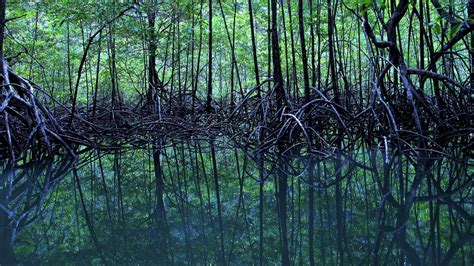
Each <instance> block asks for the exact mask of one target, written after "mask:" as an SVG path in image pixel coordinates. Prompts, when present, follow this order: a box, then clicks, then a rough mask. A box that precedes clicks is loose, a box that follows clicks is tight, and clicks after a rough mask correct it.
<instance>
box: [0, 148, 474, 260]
mask: <svg viewBox="0 0 474 266" xmlns="http://www.w3.org/2000/svg"><path fill="white" fill-rule="evenodd" d="M452 154H454V155H452V156H450V157H449V158H448V157H445V156H439V154H435V153H432V154H428V153H426V152H424V153H420V152H416V151H413V150H408V151H407V150H405V151H400V150H397V149H390V150H389V149H384V148H383V149H367V148H360V149H358V150H354V151H351V152H348V153H347V152H345V153H342V152H341V153H334V154H331V155H326V156H313V157H311V158H308V157H291V158H286V157H285V158H283V157H276V156H274V155H272V154H264V155H262V154H257V153H255V152H253V151H250V150H245V149H242V148H235V147H233V146H232V145H231V144H229V143H226V142H225V141H222V142H216V143H214V142H206V141H199V142H192V141H189V142H179V143H174V144H170V145H169V146H166V147H161V148H157V147H155V148H153V149H149V150H137V151H114V152H110V153H107V154H105V153H101V152H98V151H94V152H93V153H91V154H89V156H90V157H88V158H87V159H85V160H83V162H82V163H80V164H79V165H80V166H78V167H77V169H76V168H75V169H74V170H73V171H71V172H70V174H69V175H68V178H64V180H63V181H62V182H61V184H60V185H59V186H57V187H56V189H54V192H52V191H53V187H54V185H56V184H57V183H58V182H59V180H61V179H62V177H63V176H64V175H65V174H66V173H67V172H68V168H70V167H71V162H70V161H66V160H59V159H58V158H55V159H52V158H48V157H44V158H41V159H36V160H31V161H30V162H28V163H22V164H18V165H15V167H12V165H10V164H8V163H7V162H5V163H3V164H2V169H3V170H2V171H3V173H2V175H1V176H2V177H1V178H2V179H1V180H2V187H1V190H0V195H1V198H0V200H1V204H2V205H1V208H2V210H1V212H0V214H1V216H0V219H1V225H2V227H1V230H2V231H1V241H2V249H1V250H2V251H1V252H2V258H3V261H5V262H8V261H9V260H10V261H11V260H13V259H14V258H13V249H12V245H11V243H12V241H13V239H15V236H16V244H15V253H16V254H17V257H18V258H20V260H21V261H23V262H25V263H26V264H30V263H31V264H38V263H43V264H64V263H79V264H162V265H169V264H198V265H204V264H239V265H242V264H244V265H247V264H258V263H259V262H260V263H262V264H265V265H267V264H280V263H281V260H282V258H283V257H284V256H288V257H289V259H290V261H291V263H292V264H309V259H310V256H312V259H314V261H315V262H316V264H317V265H343V264H350V265H367V264H371V265H386V264H400V265H403V264H409V265H447V264H450V265H463V264H464V265H472V262H473V261H472V257H473V246H472V239H473V233H472V223H473V214H472V211H473V210H472V199H473V198H472V196H473V194H472V176H473V173H474V171H473V167H472V163H473V162H472V160H468V159H466V158H463V157H462V155H458V156H456V153H455V152H453V153H452ZM283 177H285V179H287V182H286V185H285V182H282V181H281V180H282V178H283ZM48 194H50V195H49V196H48V197H47V195H48ZM39 216H41V217H42V218H41V219H39V220H38V221H37V222H36V223H34V224H33V225H32V226H30V227H28V228H27V225H29V224H32V223H33V221H34V220H36V218H37V217H39ZM23 229H24V230H23ZM20 231H23V232H22V233H20Z"/></svg>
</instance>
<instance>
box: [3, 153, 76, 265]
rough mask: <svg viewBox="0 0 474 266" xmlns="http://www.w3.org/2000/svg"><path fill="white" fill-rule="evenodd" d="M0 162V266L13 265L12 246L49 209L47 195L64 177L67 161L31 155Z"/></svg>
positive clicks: (69, 163)
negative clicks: (45, 207) (18, 159)
mask: <svg viewBox="0 0 474 266" xmlns="http://www.w3.org/2000/svg"><path fill="white" fill-rule="evenodd" d="M26 158H28V159H24V160H20V161H17V162H12V161H10V160H2V161H0V265H10V264H15V263H17V261H16V258H15V255H14V251H13V243H14V241H15V240H16V238H17V236H18V235H19V234H20V233H21V232H22V231H23V230H24V229H26V228H28V226H30V225H31V224H33V223H34V222H35V221H36V220H37V219H38V218H39V217H41V216H42V214H43V212H44V208H43V207H44V205H49V202H48V195H49V193H50V192H51V190H53V188H54V187H55V186H56V185H57V184H58V183H59V181H60V180H61V179H62V178H63V177H64V176H65V175H66V174H67V173H68V170H69V169H70V167H71V165H72V163H73V160H71V158H59V157H51V156H49V155H48V154H31V156H27V157H26Z"/></svg>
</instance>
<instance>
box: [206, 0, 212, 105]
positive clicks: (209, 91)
mask: <svg viewBox="0 0 474 266" xmlns="http://www.w3.org/2000/svg"><path fill="white" fill-rule="evenodd" d="M208 49H209V50H208V62H207V64H208V65H207V101H206V112H207V113H210V112H211V111H212V0H209V42H208Z"/></svg>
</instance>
